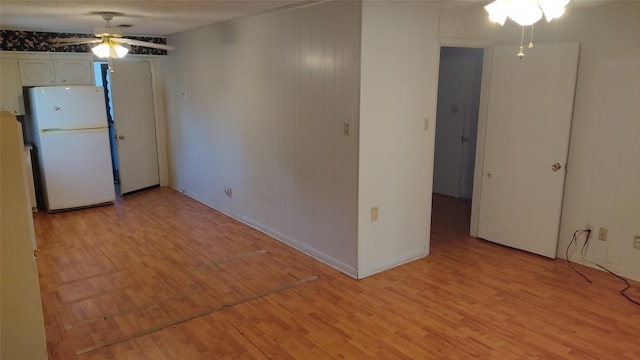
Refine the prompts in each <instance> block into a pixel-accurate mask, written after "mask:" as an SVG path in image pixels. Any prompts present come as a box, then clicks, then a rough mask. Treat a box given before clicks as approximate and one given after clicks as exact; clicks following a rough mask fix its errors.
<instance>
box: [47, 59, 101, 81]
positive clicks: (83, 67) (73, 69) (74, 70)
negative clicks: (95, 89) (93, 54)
mask: <svg viewBox="0 0 640 360" xmlns="http://www.w3.org/2000/svg"><path fill="white" fill-rule="evenodd" d="M56 83H57V84H58V85H93V84H94V82H93V63H92V62H91V61H89V60H56Z"/></svg>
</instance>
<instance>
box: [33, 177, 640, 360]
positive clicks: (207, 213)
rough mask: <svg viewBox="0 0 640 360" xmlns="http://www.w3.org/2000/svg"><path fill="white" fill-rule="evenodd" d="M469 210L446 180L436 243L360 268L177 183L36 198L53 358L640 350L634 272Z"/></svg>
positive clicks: (477, 355)
mask: <svg viewBox="0 0 640 360" xmlns="http://www.w3.org/2000/svg"><path fill="white" fill-rule="evenodd" d="M468 217H469V206H468V204H466V203H464V202H460V201H457V200H453V199H449V198H445V197H441V196H435V198H434V215H433V225H432V227H433V229H432V235H431V236H432V238H431V255H430V256H428V257H426V258H424V259H422V260H419V261H414V262H412V263H410V264H407V265H404V266H401V267H398V268H395V269H392V270H389V271H386V272H384V273H381V274H378V275H374V276H371V277H369V278H366V279H364V280H360V281H355V280H353V279H351V278H349V277H347V276H345V275H343V274H341V273H339V272H337V271H335V270H333V269H331V268H328V267H327V266H325V265H322V264H320V263H318V262H317V261H315V260H313V259H311V258H309V257H307V256H305V255H302V254H300V253H298V252H297V251H295V250H292V249H291V248H289V247H287V246H285V245H283V244H281V243H279V242H277V241H275V240H273V239H271V238H269V237H267V236H265V235H263V234H261V233H259V232H257V231H255V230H253V229H250V228H248V227H246V226H244V225H242V224H240V223H238V222H236V221H234V220H232V219H229V218H227V217H225V216H223V215H221V214H220V213H218V212H216V211H213V210H211V209H209V208H207V207H205V206H203V205H202V204H200V203H198V202H195V201H193V200H191V199H189V198H187V197H185V196H183V195H181V194H180V193H178V192H176V191H174V190H171V189H168V188H161V189H153V190H149V191H146V192H143V193H139V194H134V195H131V196H128V197H126V198H125V199H124V200H120V201H119V202H118V203H117V204H116V205H113V206H105V207H100V208H92V209H85V210H79V211H71V212H65V213H59V214H53V215H51V214H46V213H43V212H40V213H38V214H36V216H35V225H36V233H37V241H38V245H39V247H40V255H39V257H38V260H37V262H38V269H39V272H40V286H41V290H42V297H43V307H44V315H45V323H46V324H45V326H46V333H47V343H48V351H49V359H52V360H54V359H65V360H66V359H155V360H158V359H618V360H619V359H640V307H639V306H636V305H633V304H631V303H630V302H628V301H626V300H625V299H624V298H622V297H621V296H620V295H619V294H618V290H619V289H621V288H622V287H623V283H622V282H620V281H619V280H617V279H615V278H613V277H611V276H609V275H608V274H606V273H604V272H600V271H597V270H593V269H589V268H584V267H580V266H578V265H576V267H578V268H579V269H581V271H583V272H584V273H586V274H587V275H588V276H590V277H591V278H592V279H593V283H592V284H589V283H586V282H585V281H584V280H583V279H582V278H581V277H579V276H578V275H577V274H575V273H574V272H573V271H572V270H571V269H570V268H569V267H568V266H567V264H566V263H565V262H564V261H562V260H548V259H545V258H542V257H538V256H535V255H531V254H528V253H524V252H521V251H517V250H512V249H509V248H505V247H502V246H499V245H495V244H492V243H489V242H485V241H482V240H477V239H474V238H470V237H469V236H467V235H466V233H467V228H468ZM633 285H634V289H633V290H632V291H630V294H631V295H634V296H636V298H638V297H640V290H638V286H639V284H638V283H633Z"/></svg>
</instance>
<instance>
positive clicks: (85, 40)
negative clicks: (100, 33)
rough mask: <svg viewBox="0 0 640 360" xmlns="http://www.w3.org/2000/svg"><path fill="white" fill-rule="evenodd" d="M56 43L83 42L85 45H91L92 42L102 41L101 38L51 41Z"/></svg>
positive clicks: (55, 39) (57, 39) (56, 39)
mask: <svg viewBox="0 0 640 360" xmlns="http://www.w3.org/2000/svg"><path fill="white" fill-rule="evenodd" d="M51 41H52V42H54V43H70V42H73V43H75V42H83V43H91V42H100V41H102V40H101V39H99V38H75V37H74V38H54V39H51Z"/></svg>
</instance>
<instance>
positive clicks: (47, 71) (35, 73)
mask: <svg viewBox="0 0 640 360" xmlns="http://www.w3.org/2000/svg"><path fill="white" fill-rule="evenodd" d="M19 64H20V82H21V83H22V86H40V85H44V86H46V85H55V83H56V69H55V62H54V60H47V59H21V60H19Z"/></svg>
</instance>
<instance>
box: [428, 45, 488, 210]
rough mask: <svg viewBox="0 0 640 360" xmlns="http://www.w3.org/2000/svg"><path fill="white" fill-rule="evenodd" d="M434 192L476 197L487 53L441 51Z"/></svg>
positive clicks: (469, 198)
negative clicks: (484, 62)
mask: <svg viewBox="0 0 640 360" xmlns="http://www.w3.org/2000/svg"><path fill="white" fill-rule="evenodd" d="M440 50H441V51H440V71H439V81H438V106H437V113H436V140H435V158H434V172H433V192H434V193H437V194H440V195H446V196H449V197H453V198H456V199H461V200H465V201H468V202H470V201H471V199H472V196H473V174H474V167H475V155H476V139H477V133H478V113H479V106H480V85H481V81H482V62H483V56H484V49H481V48H462V47H442V48H441V49H440Z"/></svg>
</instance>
